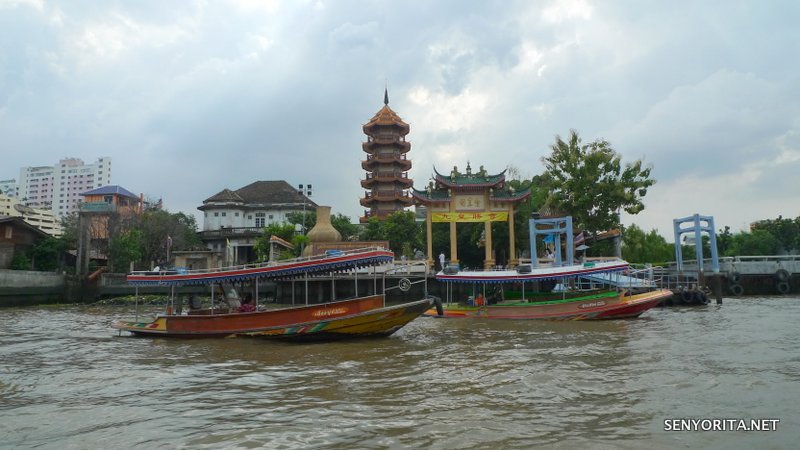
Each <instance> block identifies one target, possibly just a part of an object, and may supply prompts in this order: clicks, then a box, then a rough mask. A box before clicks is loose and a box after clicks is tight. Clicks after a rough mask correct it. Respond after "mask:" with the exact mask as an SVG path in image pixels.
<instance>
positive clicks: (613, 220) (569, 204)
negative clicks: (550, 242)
mask: <svg viewBox="0 0 800 450" xmlns="http://www.w3.org/2000/svg"><path fill="white" fill-rule="evenodd" d="M550 148H551V150H552V153H551V154H550V156H548V157H545V158H542V162H543V163H544V165H545V174H544V175H545V178H544V179H543V181H544V182H545V183H546V184H545V187H546V188H547V189H548V191H549V196H548V198H547V204H548V205H549V206H551V207H554V208H556V209H557V210H559V211H563V212H565V213H567V214H570V215H572V217H573V220H574V221H575V224H576V227H577V228H582V229H584V230H587V231H589V232H592V233H596V232H598V231H603V230H608V229H611V228H614V227H617V226H619V212H620V210H624V211H625V212H627V213H629V214H637V213H639V212H641V211H642V210H644V203H643V202H642V199H643V198H644V196H645V195H647V188H649V187H650V186H652V185H653V184H654V183H655V180H653V179H650V171H651V169H650V168H643V167H642V161H641V160H636V161H635V162H633V163H632V164H625V165H624V167H623V165H622V161H621V156H620V155H618V154H617V152H616V151H614V149H613V148H612V147H611V144H610V143H609V142H608V141H605V140H596V141H593V142H591V143H589V144H583V143H582V142H581V139H580V137H579V136H578V133H577V132H576V131H575V130H570V134H569V137H568V138H567V140H566V141H564V140H563V139H562V138H561V137H560V136H556V142H555V143H554V144H553V145H551V146H550Z"/></svg>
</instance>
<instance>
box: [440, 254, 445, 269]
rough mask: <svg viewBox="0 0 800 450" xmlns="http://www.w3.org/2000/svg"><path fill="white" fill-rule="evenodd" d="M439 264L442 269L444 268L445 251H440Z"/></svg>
mask: <svg viewBox="0 0 800 450" xmlns="http://www.w3.org/2000/svg"><path fill="white" fill-rule="evenodd" d="M439 266H440V269H441V270H444V252H442V253H439Z"/></svg>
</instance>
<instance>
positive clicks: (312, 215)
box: [286, 210, 333, 234]
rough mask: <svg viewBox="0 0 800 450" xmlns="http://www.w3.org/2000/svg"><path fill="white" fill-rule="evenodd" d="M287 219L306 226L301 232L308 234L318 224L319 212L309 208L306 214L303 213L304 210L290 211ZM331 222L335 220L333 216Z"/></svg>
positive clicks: (292, 222) (294, 223)
mask: <svg viewBox="0 0 800 450" xmlns="http://www.w3.org/2000/svg"><path fill="white" fill-rule="evenodd" d="M304 218H305V221H304ZM286 221H287V222H289V223H291V224H293V225H300V226H301V227H305V229H304V230H303V231H302V233H301V234H307V233H308V232H309V231H310V230H311V229H312V228H314V225H316V224H317V212H316V211H313V210H307V211H306V212H305V214H303V211H298V212H290V213H288V214H286ZM331 222H333V218H331Z"/></svg>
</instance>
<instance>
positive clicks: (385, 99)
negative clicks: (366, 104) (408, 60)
mask: <svg viewBox="0 0 800 450" xmlns="http://www.w3.org/2000/svg"><path fill="white" fill-rule="evenodd" d="M383 104H384V105H389V86H386V87H385V88H384V90H383Z"/></svg>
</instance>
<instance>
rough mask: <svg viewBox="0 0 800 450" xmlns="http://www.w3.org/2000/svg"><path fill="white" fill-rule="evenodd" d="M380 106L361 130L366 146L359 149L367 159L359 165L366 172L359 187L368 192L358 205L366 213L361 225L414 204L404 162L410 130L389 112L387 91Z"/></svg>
mask: <svg viewBox="0 0 800 450" xmlns="http://www.w3.org/2000/svg"><path fill="white" fill-rule="evenodd" d="M383 104H384V106H383V108H381V110H380V111H378V112H377V113H376V114H375V116H374V117H373V118H372V119H370V121H369V122H368V123H367V124H366V125H364V127H363V130H364V134H366V135H367V142H364V143H363V144H362V146H361V148H362V149H363V150H364V152H366V153H367V159H366V161H362V162H361V168H363V169H364V170H365V171H367V176H366V178H365V179H363V180H361V186H362V187H363V188H364V189H368V191H367V192H365V193H364V197H363V198H362V199H361V205H362V206H364V207H366V208H369V209H368V210H366V211H364V216H362V217H361V218H360V219H359V221H360V222H361V223H365V222H368V221H369V219H370V218H371V217H377V218H379V219H383V218H385V217H386V216H388V215H389V214H392V213H393V212H395V211H402V210H403V209H404V208H406V207H408V206H411V205H412V204H413V202H414V201H413V200H412V199H411V197H409V196H408V189H409V188H411V185H412V184H413V182H412V180H411V179H410V178H408V171H409V169H411V161H410V160H409V159H407V158H406V153H408V151H409V150H411V143H410V142H407V141H406V135H407V134H408V132H409V131H410V130H411V128H410V127H409V126H408V124H407V123H405V122H403V119H401V118H400V116H398V115H397V113H395V112H394V111H392V108H389V92H388V91H384V96H383Z"/></svg>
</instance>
